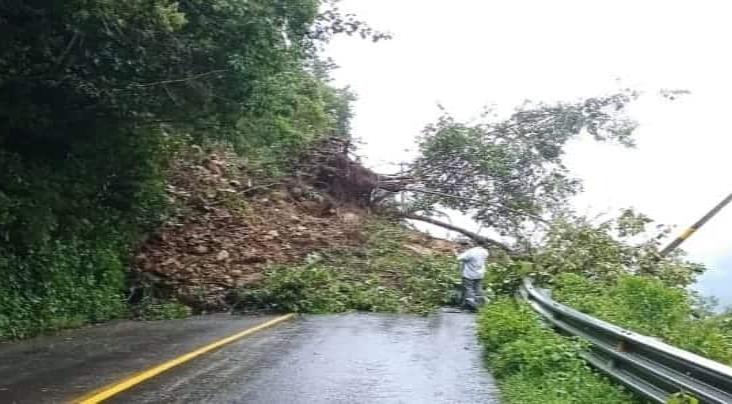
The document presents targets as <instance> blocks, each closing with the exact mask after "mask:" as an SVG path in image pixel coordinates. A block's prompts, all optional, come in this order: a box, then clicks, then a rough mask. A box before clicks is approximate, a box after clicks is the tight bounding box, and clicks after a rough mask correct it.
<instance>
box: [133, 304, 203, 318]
mask: <svg viewBox="0 0 732 404" xmlns="http://www.w3.org/2000/svg"><path fill="white" fill-rule="evenodd" d="M191 313H192V311H191V308H190V307H188V306H185V305H183V304H180V303H178V302H175V301H159V300H156V299H151V298H148V299H145V300H143V301H142V302H140V303H138V304H137V305H136V306H135V307H134V313H133V314H134V316H135V318H137V319H140V320H145V321H154V320H174V319H179V318H186V317H189V316H190V315H191Z"/></svg>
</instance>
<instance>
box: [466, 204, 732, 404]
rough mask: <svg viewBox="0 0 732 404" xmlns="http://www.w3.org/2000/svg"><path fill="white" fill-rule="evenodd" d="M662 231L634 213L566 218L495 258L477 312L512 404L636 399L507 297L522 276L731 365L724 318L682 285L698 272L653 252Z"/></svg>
mask: <svg viewBox="0 0 732 404" xmlns="http://www.w3.org/2000/svg"><path fill="white" fill-rule="evenodd" d="M667 233H668V229H667V228H665V227H663V226H653V224H652V221H651V220H650V219H649V218H647V217H645V216H643V215H641V214H637V213H635V212H633V211H631V210H626V211H624V212H622V213H621V215H620V216H618V217H617V218H614V219H610V220H605V221H597V220H596V221H591V220H588V219H586V218H577V217H574V218H571V219H567V218H564V219H562V220H560V221H559V222H557V223H555V224H554V225H553V226H552V227H551V228H550V230H548V232H547V233H546V234H545V235H544V237H543V239H542V241H541V242H540V243H539V244H538V246H537V248H536V250H535V251H533V253H532V254H531V255H527V256H524V257H520V258H518V259H517V260H513V261H510V262H504V263H496V264H493V266H492V268H491V269H490V270H489V275H488V282H487V283H488V288H489V290H490V291H491V292H492V293H493V295H494V296H495V298H496V300H494V302H492V303H491V304H490V305H488V306H487V307H486V308H485V309H484V310H483V311H482V312H481V313H480V315H479V319H478V324H479V338H480V340H481V342H482V343H483V344H484V345H485V347H486V357H487V363H488V365H489V366H490V367H491V369H492V370H493V371H494V372H495V375H496V377H497V378H498V379H499V380H500V384H501V386H502V392H503V395H504V398H505V399H506V400H507V401H508V402H509V403H547V402H556V403H560V402H567V403H572V402H576V403H581V402H628V403H632V402H638V401H639V399H638V398H637V397H635V396H634V395H633V394H632V393H630V392H628V391H626V390H625V389H624V388H623V387H622V386H619V385H617V384H615V383H614V382H612V381H611V380H609V379H607V378H605V377H604V376H602V375H601V374H599V373H598V372H596V371H595V370H593V369H591V368H590V367H589V366H588V365H587V364H585V363H584V362H583V361H582V360H581V359H580V358H579V356H578V353H579V352H580V351H581V350H582V349H583V346H582V343H581V342H580V341H576V340H574V339H573V338H568V337H564V336H561V335H560V334H558V333H556V332H555V331H554V330H552V329H551V328H549V327H547V326H543V325H542V324H541V322H540V320H539V318H538V316H537V315H536V314H535V313H534V312H533V311H532V310H531V309H530V308H529V306H528V305H526V304H524V303H523V302H520V301H517V300H516V299H515V298H514V296H512V294H513V293H514V292H515V291H516V289H517V287H518V285H519V283H520V281H521V279H522V278H523V277H526V276H529V277H532V278H533V279H535V280H536V281H537V282H540V283H542V284H543V285H544V286H545V287H547V288H549V289H551V290H552V292H553V295H552V296H553V298H554V299H556V300H558V301H561V302H563V303H565V304H567V305H569V306H571V307H573V308H575V309H577V310H580V311H582V312H585V313H588V314H591V315H593V316H597V317H599V318H601V319H604V320H606V321H609V322H611V323H613V324H616V325H619V326H622V327H626V328H628V329H631V330H633V331H636V332H639V333H642V334H645V335H650V336H655V337H659V338H661V339H663V340H664V341H665V342H667V343H669V344H672V345H674V346H677V347H680V348H682V349H686V350H689V351H691V352H695V353H697V354H700V355H702V356H705V357H708V358H710V359H714V360H717V361H720V362H722V363H726V364H730V363H731V362H730V359H731V357H730V353H732V337H731V336H732V334H730V317H729V315H728V314H715V313H714V312H713V311H712V310H711V308H710V307H709V304H708V302H706V301H705V300H703V299H700V298H699V297H698V296H696V295H695V294H694V293H692V292H690V291H689V290H688V289H687V287H688V286H689V285H690V284H691V282H692V281H693V279H694V277H695V276H696V275H697V274H699V273H701V272H702V271H703V268H702V267H701V266H700V265H698V264H695V263H693V262H689V261H686V260H685V259H684V258H683V255H682V254H681V253H679V252H677V253H676V254H675V255H673V256H671V257H668V258H664V259H661V260H659V259H657V258H656V257H657V252H658V250H659V249H658V247H659V240H660V239H661V237H662V236H663V235H665V234H667ZM539 375H541V376H540V377H539Z"/></svg>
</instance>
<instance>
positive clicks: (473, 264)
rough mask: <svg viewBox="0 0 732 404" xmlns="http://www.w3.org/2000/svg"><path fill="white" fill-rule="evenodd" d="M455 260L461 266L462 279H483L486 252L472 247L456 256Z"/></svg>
mask: <svg viewBox="0 0 732 404" xmlns="http://www.w3.org/2000/svg"><path fill="white" fill-rule="evenodd" d="M457 258H458V260H460V262H461V263H462V264H463V278H467V279H483V276H484V275H485V260H486V258H488V251H486V249H485V248H483V247H473V248H471V249H469V250H467V251H464V252H463V253H462V254H460V255H458V257H457Z"/></svg>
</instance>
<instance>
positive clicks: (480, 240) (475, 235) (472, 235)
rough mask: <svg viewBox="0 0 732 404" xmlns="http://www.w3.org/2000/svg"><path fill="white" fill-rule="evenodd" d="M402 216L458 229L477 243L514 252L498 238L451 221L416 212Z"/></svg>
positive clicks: (453, 229) (450, 228) (457, 230)
mask: <svg viewBox="0 0 732 404" xmlns="http://www.w3.org/2000/svg"><path fill="white" fill-rule="evenodd" d="M402 217H403V218H405V219H412V220H419V221H420V222H425V223H429V224H434V225H435V226H440V227H442V228H445V229H448V230H452V231H456V232H458V233H460V234H462V235H464V236H467V237H469V238H471V239H472V240H474V241H475V242H477V243H480V244H491V245H494V246H496V247H499V248H501V249H502V250H504V251H507V252H509V253H512V252H513V251H512V250H511V249H510V248H508V246H507V245H505V244H503V243H501V242H500V241H496V240H493V239H492V238H488V237H485V236H481V235H480V234H478V233H474V232H472V231H470V230H466V229H463V228H462V227H458V226H455V225H452V224H449V223H445V222H442V221H439V220H437V219H433V218H431V217H426V216H420V215H416V214H414V213H407V214H403V215H402Z"/></svg>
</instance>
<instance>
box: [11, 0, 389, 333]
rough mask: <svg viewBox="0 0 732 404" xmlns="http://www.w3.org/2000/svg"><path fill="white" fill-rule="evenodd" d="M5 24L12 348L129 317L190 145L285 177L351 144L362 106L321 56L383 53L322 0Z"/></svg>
mask: <svg viewBox="0 0 732 404" xmlns="http://www.w3.org/2000/svg"><path fill="white" fill-rule="evenodd" d="M321 6H322V7H321ZM0 16H1V17H0V24H2V26H3V46H2V47H1V48H0V172H2V176H0V257H2V259H1V260H0V274H2V275H3V277H4V278H6V279H10V281H9V282H7V283H4V284H3V285H0V338H17V337H24V336H28V335H32V334H34V333H37V332H42V331H47V330H52V329H56V328H61V327H66V326H70V325H76V324H80V323H83V322H88V321H101V320H104V319H107V318H112V317H116V316H119V315H122V313H123V311H124V305H123V304H122V303H120V302H122V301H123V299H122V294H123V292H124V281H123V279H124V277H125V275H124V269H125V267H126V261H127V259H128V257H129V255H130V252H131V247H132V246H133V245H135V243H136V241H137V240H138V239H139V237H140V235H141V234H143V233H144V232H146V231H149V230H150V229H152V228H154V227H155V226H156V225H158V224H159V223H160V222H161V221H162V220H163V219H164V217H165V214H166V209H167V199H166V195H165V193H164V184H165V171H166V168H167V167H168V163H169V161H170V159H171V158H175V153H176V150H178V148H179V147H180V145H181V144H184V143H187V142H191V141H193V142H196V143H207V142H216V141H221V140H224V141H226V142H229V143H232V144H234V145H235V146H236V147H237V149H238V151H240V152H241V153H242V154H244V155H247V156H250V157H256V159H257V160H258V163H259V164H260V165H261V166H262V167H263V168H264V169H267V170H269V172H275V171H276V170H277V169H278V168H280V169H281V168H282V167H287V164H288V163H289V161H290V159H291V157H292V155H293V154H294V153H295V152H296V151H297V150H299V149H301V148H302V146H304V145H305V144H307V143H308V142H310V141H312V140H314V139H317V138H318V137H320V136H324V135H337V136H348V133H347V131H348V130H349V124H348V120H349V119H350V106H349V103H350V102H351V101H352V100H353V94H351V93H350V92H349V91H348V90H347V89H334V88H332V87H331V86H330V85H329V83H328V72H329V69H330V66H329V65H327V64H326V63H324V62H323V61H320V60H318V59H317V57H316V50H317V48H318V47H319V46H320V45H321V44H322V43H323V41H327V40H328V39H329V38H330V37H331V36H332V35H336V34H339V33H344V34H349V35H354V34H355V35H361V36H363V37H367V38H371V39H374V40H379V39H383V38H385V37H387V36H386V35H384V34H382V33H380V32H377V31H375V30H373V29H372V28H370V27H369V26H368V25H366V24H365V23H363V22H361V21H359V20H358V19H356V18H355V17H354V16H351V15H344V14H342V13H341V12H340V11H338V9H337V8H336V7H335V6H334V4H332V2H329V1H320V0H251V1H241V0H211V1H210V0H185V1H173V0H130V1H109V0H69V1H63V2H59V1H50V0H39V1H33V2H28V1H23V0H8V1H3V2H0ZM87 303H88V304H87ZM167 310H168V309H167V308H166V309H163V312H166V311H167Z"/></svg>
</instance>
